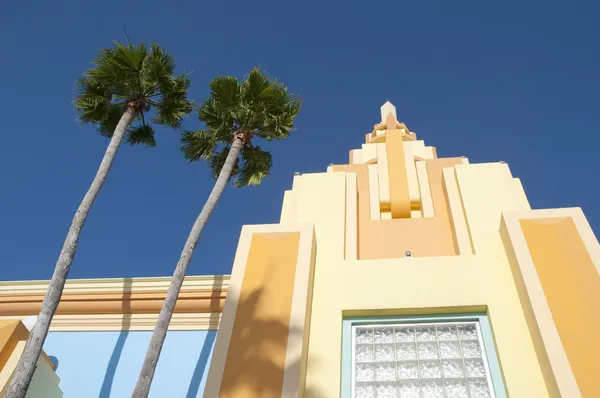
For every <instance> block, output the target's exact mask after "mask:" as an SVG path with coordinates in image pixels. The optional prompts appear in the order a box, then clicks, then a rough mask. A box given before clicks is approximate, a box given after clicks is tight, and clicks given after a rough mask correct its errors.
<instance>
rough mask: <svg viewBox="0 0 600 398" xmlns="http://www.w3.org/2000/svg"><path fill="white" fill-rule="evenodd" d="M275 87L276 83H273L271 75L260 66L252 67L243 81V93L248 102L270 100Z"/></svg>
mask: <svg viewBox="0 0 600 398" xmlns="http://www.w3.org/2000/svg"><path fill="white" fill-rule="evenodd" d="M274 89H275V84H273V83H271V82H270V81H269V76H268V75H267V74H266V73H265V72H263V71H261V70H260V69H259V68H254V69H252V70H251V71H250V73H248V75H247V76H246V79H245V80H244V82H243V83H242V93H243V96H244V100H245V101H247V102H254V101H266V100H269V99H271V97H272V96H273V93H274Z"/></svg>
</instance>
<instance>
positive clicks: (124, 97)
mask: <svg viewBox="0 0 600 398" xmlns="http://www.w3.org/2000/svg"><path fill="white" fill-rule="evenodd" d="M174 70H175V61H174V59H173V57H171V56H170V55H169V54H168V53H166V52H165V51H164V50H163V49H161V48H160V47H159V46H158V45H152V46H151V47H148V46H146V45H145V44H143V43H141V44H138V45H134V44H132V43H127V44H121V43H119V42H115V43H114V46H113V47H110V48H104V49H102V50H101V51H100V52H99V53H98V55H97V56H96V57H95V58H94V60H93V61H92V68H90V69H88V70H86V71H85V73H84V74H83V76H82V77H81V78H80V79H78V80H77V83H76V96H75V99H74V101H73V104H74V106H75V110H76V112H77V115H78V119H79V120H80V121H81V122H82V123H93V124H96V125H97V126H98V130H99V131H100V133H101V134H102V135H104V136H106V137H112V135H113V133H114V129H115V127H116V126H117V124H118V121H119V119H120V118H121V116H122V114H123V112H124V111H125V109H126V107H127V106H132V107H135V110H136V112H137V118H138V119H141V125H142V126H141V127H136V128H134V129H132V130H131V132H130V136H129V138H128V139H129V142H130V143H131V144H132V145H133V144H137V143H142V144H145V145H148V146H153V145H155V144H156V143H155V141H154V138H153V134H154V133H153V130H152V129H151V127H148V126H146V124H145V122H144V121H143V116H144V113H145V112H149V111H151V108H152V107H156V117H155V118H154V120H153V121H154V122H156V123H160V124H163V125H166V126H169V127H173V128H179V127H181V124H182V120H183V118H184V117H185V116H186V115H188V114H189V113H190V112H191V111H192V110H193V106H194V104H193V102H192V101H190V100H189V99H188V94H187V93H188V89H189V87H190V79H189V77H188V76H187V75H185V74H183V75H181V76H177V77H176V76H173V73H174ZM156 97H159V98H156ZM151 131H152V137H151V134H150V132H151Z"/></svg>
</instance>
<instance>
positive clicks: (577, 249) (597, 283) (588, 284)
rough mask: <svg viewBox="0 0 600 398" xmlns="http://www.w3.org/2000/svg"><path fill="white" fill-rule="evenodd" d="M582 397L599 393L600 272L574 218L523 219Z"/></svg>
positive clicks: (533, 257)
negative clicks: (599, 272) (599, 273)
mask: <svg viewBox="0 0 600 398" xmlns="http://www.w3.org/2000/svg"><path fill="white" fill-rule="evenodd" d="M520 224H521V228H522V230H523V234H524V236H525V240H526V242H527V246H528V247H529V251H530V253H531V257H532V259H533V263H534V264H535V268H536V270H537V274H538V276H539V278H540V282H541V285H542V288H543V290H544V295H545V296H546V300H547V301H548V305H549V307H550V310H551V312H552V317H553V319H554V323H555V325H556V328H557V330H558V333H559V335H560V339H561V341H562V344H563V346H564V349H565V351H566V354H567V357H568V359H569V363H570V365H571V368H572V369H573V373H574V376H575V379H576V380H577V384H578V385H579V389H580V390H581V393H582V396H584V397H600V383H598V372H599V369H600V365H598V358H600V275H598V271H597V270H596V267H595V266H594V264H593V262H592V260H591V258H590V255H589V253H588V250H587V249H586V247H585V245H584V243H583V241H582V240H581V237H580V235H579V233H578V231H577V228H576V226H575V224H574V222H573V219H572V218H570V217H560V218H538V219H525V220H521V221H520Z"/></svg>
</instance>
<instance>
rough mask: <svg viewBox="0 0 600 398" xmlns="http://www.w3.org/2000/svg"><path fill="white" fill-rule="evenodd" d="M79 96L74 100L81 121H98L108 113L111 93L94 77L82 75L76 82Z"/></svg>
mask: <svg viewBox="0 0 600 398" xmlns="http://www.w3.org/2000/svg"><path fill="white" fill-rule="evenodd" d="M76 92H77V97H76V98H75V100H73V105H74V106H75V111H76V112H77V116H78V119H79V121H80V122H81V123H98V122H100V121H101V120H102V119H103V118H104V117H105V115H106V112H107V110H108V106H109V105H110V99H111V93H110V90H108V89H107V88H106V87H102V86H101V85H100V84H98V83H97V82H95V81H93V80H92V79H89V78H85V77H81V78H79V79H78V80H77V83H76Z"/></svg>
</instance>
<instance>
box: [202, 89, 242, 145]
mask: <svg viewBox="0 0 600 398" xmlns="http://www.w3.org/2000/svg"><path fill="white" fill-rule="evenodd" d="M198 116H199V118H200V121H201V122H204V124H206V127H208V128H209V129H210V130H211V131H213V132H214V133H215V135H216V136H217V137H218V138H219V140H220V141H222V142H229V141H230V139H231V137H232V134H233V128H234V124H235V119H234V118H233V117H232V114H231V112H230V111H228V110H227V109H223V107H221V106H220V105H219V103H218V102H217V101H216V100H214V99H212V98H209V99H208V100H206V101H204V102H203V103H202V105H200V108H198Z"/></svg>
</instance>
